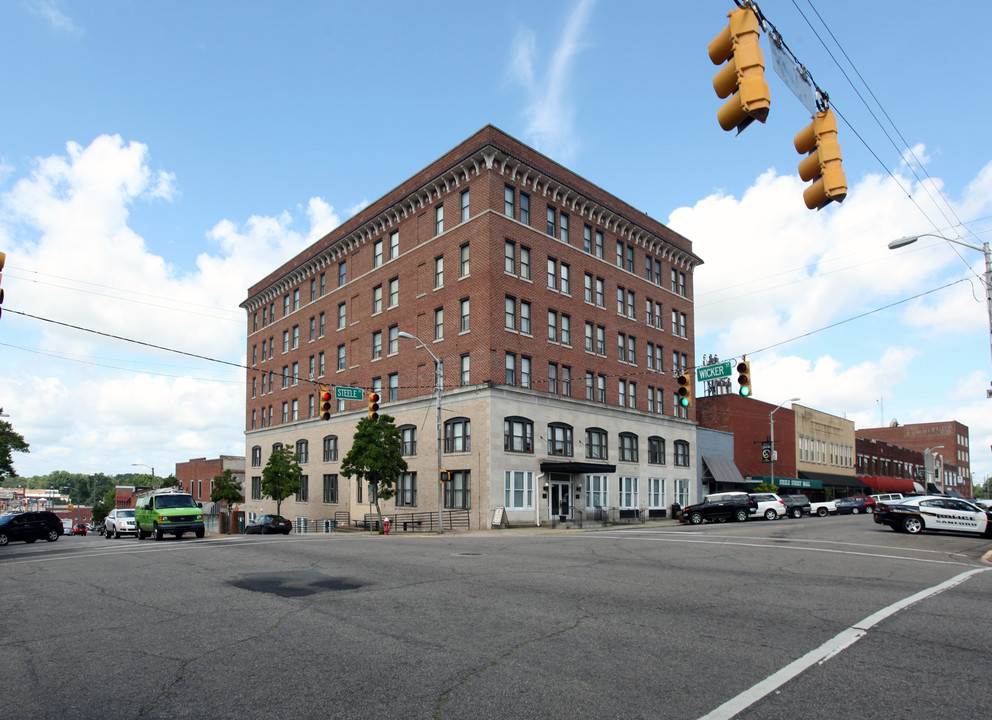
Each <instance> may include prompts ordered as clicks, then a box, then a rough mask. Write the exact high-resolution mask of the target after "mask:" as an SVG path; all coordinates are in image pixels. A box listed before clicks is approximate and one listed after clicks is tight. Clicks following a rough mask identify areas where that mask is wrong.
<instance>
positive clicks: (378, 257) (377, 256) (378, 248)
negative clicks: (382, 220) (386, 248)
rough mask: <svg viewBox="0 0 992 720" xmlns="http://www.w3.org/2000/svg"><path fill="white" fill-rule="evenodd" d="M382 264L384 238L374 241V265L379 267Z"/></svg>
mask: <svg viewBox="0 0 992 720" xmlns="http://www.w3.org/2000/svg"><path fill="white" fill-rule="evenodd" d="M380 265H382V240H376V241H375V242H374V243H372V267H373V268H377V267H379V266H380Z"/></svg>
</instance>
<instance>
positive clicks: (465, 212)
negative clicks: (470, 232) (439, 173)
mask: <svg viewBox="0 0 992 720" xmlns="http://www.w3.org/2000/svg"><path fill="white" fill-rule="evenodd" d="M468 218H469V197H468V190H462V194H461V221H462V222H465V221H466V220H468Z"/></svg>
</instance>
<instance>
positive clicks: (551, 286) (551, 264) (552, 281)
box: [548, 257, 558, 290]
mask: <svg viewBox="0 0 992 720" xmlns="http://www.w3.org/2000/svg"><path fill="white" fill-rule="evenodd" d="M557 289H558V262H557V261H556V260H555V259H554V258H553V257H549V258H548V290H557Z"/></svg>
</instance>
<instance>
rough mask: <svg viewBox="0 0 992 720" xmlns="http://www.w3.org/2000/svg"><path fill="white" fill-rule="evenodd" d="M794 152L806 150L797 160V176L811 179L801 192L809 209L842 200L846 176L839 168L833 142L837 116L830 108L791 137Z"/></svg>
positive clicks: (837, 149)
mask: <svg viewBox="0 0 992 720" xmlns="http://www.w3.org/2000/svg"><path fill="white" fill-rule="evenodd" d="M794 143H795V146H796V152H798V153H799V154H802V153H809V154H808V155H807V156H806V159H804V160H802V161H801V162H800V163H799V177H801V178H802V179H803V180H804V181H806V182H810V181H813V184H812V185H810V186H809V187H808V188H806V190H804V191H803V200H805V201H806V207H808V208H809V209H810V210H819V209H820V208H822V207H824V206H825V205H828V204H829V203H830V202H831V201H832V200H836V201H837V202H843V201H844V198H845V197H846V196H847V178H846V177H845V176H844V169H843V168H842V167H841V156H840V143H838V142H837V118H835V117H834V112H833V110H831V109H830V108H827V109H826V110H822V111H820V112H818V113H817V114H816V115H814V116H813V122H811V123H810V124H809V125H807V126H806V127H805V128H804V129H803V130H802V131H800V132H799V134H798V135H796V137H795V141H794Z"/></svg>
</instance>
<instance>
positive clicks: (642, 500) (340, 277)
mask: <svg viewBox="0 0 992 720" xmlns="http://www.w3.org/2000/svg"><path fill="white" fill-rule="evenodd" d="M700 262H701V260H700V258H699V257H697V256H696V255H695V254H694V253H693V252H692V244H691V242H690V241H689V240H687V239H686V238H684V237H682V236H680V235H678V234H677V233H675V232H673V231H672V230H670V229H669V228H667V227H665V226H664V225H662V224H661V223H659V222H657V221H656V220H653V219H652V218H650V217H648V216H647V215H645V214H644V213H642V212H640V211H638V210H636V209H634V208H633V207H631V206H629V205H627V204H626V203H624V202H623V201H622V200H619V199H618V198H616V197H614V196H612V195H610V194H609V193H607V192H605V191H604V190H602V189H600V188H599V187H597V186H595V185H593V184H591V183H589V182H588V181H586V180H584V179H583V178H581V177H579V176H577V175H575V174H574V173H572V172H571V171H569V170H568V169H566V168H564V167H562V166H561V165H558V164H557V163H555V162H553V161H551V160H550V159H548V158H547V157H545V156H543V155H541V154H540V153H538V152H536V151H535V150H533V149H531V148H529V147H527V146H526V145H523V144H522V143H520V142H518V141H517V140H515V139H514V138H512V137H510V136H508V135H506V134H505V133H503V132H501V131H500V130H498V129H496V128H494V127H492V126H487V127H485V128H483V129H482V130H481V131H479V132H478V133H476V134H475V135H473V136H472V137H470V138H469V139H468V140H466V141H465V142H463V143H462V144H461V145H459V146H458V147H456V148H454V149H453V150H451V151H450V152H448V153H447V154H445V155H444V156H443V157H442V158H440V159H439V160H437V161H436V162H434V163H432V164H431V165H430V166H428V167H427V168H425V169H424V170H422V171H420V172H419V173H417V174H416V175H415V176H413V177H412V178H410V179H409V180H407V181H405V182H404V183H402V184H401V185H399V186H398V187H396V188H395V189H393V190H391V191H390V192H388V193H387V194H386V195H385V196H384V197H382V198H380V199H379V200H377V201H375V202H374V203H372V204H371V205H370V206H369V207H367V208H366V209H364V210H362V211H361V212H360V213H359V214H358V215H356V216H355V217H353V218H351V219H349V220H347V221H345V222H344V223H343V224H342V225H341V226H340V227H338V228H337V229H336V230H334V231H333V232H331V233H330V234H328V235H327V236H325V237H324V238H322V239H321V240H319V241H318V242H316V243H315V244H314V245H313V246H311V247H310V248H308V249H307V250H305V251H304V252H302V253H300V254H299V255H298V256H297V257H295V258H293V259H292V260H290V261H289V262H287V263H286V264H284V265H283V266H282V267H280V268H277V269H274V270H273V272H272V273H271V274H270V275H269V276H268V277H266V278H264V279H263V280H262V281H261V282H259V283H258V284H256V285H255V286H253V287H252V288H250V290H249V294H248V298H247V300H245V301H244V303H242V307H244V308H245V310H246V312H247V318H248V343H247V352H248V358H249V364H250V366H251V370H250V371H249V373H248V387H247V397H246V435H247V441H246V456H247V458H248V467H247V472H246V474H247V476H248V478H247V487H246V491H247V492H246V494H247V496H248V499H247V503H246V507H247V509H248V512H249V514H252V513H259V512H263V511H271V510H273V509H274V503H272V502H271V501H269V500H267V499H263V498H262V497H261V491H260V483H261V470H262V468H263V467H264V465H265V462H266V460H267V458H268V456H269V454H270V453H271V452H272V448H273V446H278V445H286V446H289V447H294V448H296V450H297V454H298V455H299V457H300V459H301V465H302V467H303V472H304V475H305V477H306V484H305V487H304V488H303V489H302V490H301V493H300V494H299V495H298V496H296V497H291V498H289V499H288V500H287V501H285V502H284V503H283V512H284V514H286V515H287V516H290V517H295V518H296V523H297V527H298V528H302V527H304V526H307V525H308V524H309V523H310V522H318V521H320V520H321V519H326V518H330V517H335V516H338V515H339V514H345V513H348V514H350V515H351V517H352V518H355V517H360V516H361V514H362V513H364V512H368V507H369V506H368V497H367V493H365V492H364V489H363V488H360V487H358V486H357V485H356V484H355V483H354V482H351V483H345V482H343V479H342V478H340V476H339V468H340V461H341V459H342V458H343V457H344V456H345V455H346V454H347V451H348V449H349V448H350V444H351V438H352V435H353V434H354V429H355V425H356V423H357V422H358V420H359V419H360V418H362V417H364V416H365V413H366V406H365V403H364V402H360V401H350V400H340V401H337V404H336V407H335V412H334V413H333V415H332V417H331V420H330V421H321V420H320V419H319V418H318V413H317V411H316V406H317V394H318V392H319V388H320V386H321V385H328V386H344V387H354V388H361V389H363V390H364V391H366V392H368V391H370V390H372V389H375V390H377V391H379V392H381V394H382V397H383V401H382V403H381V404H382V412H383V413H388V414H389V415H391V416H393V417H394V418H395V422H396V425H397V426H398V427H399V428H400V429H401V433H402V437H403V452H404V455H405V459H406V461H407V463H408V465H409V470H410V472H409V473H408V474H407V475H405V476H403V477H401V478H399V484H398V488H399V492H398V494H397V497H396V498H395V500H394V501H390V502H388V503H387V504H386V506H385V507H386V511H387V513H390V514H391V513H394V512H415V511H434V512H436V511H437V502H438V500H437V491H438V488H437V478H438V474H437V472H438V467H437V456H436V442H437V433H436V430H435V423H434V422H433V421H432V420H433V417H434V416H433V410H432V407H433V405H432V402H433V397H432V395H433V392H432V391H433V386H434V373H435V368H434V362H433V360H432V358H431V355H430V354H429V353H427V352H425V350H424V349H423V348H421V347H420V346H419V345H418V343H416V342H414V341H413V340H409V339H406V338H402V337H400V336H399V333H400V332H403V333H409V334H411V335H414V336H416V337H417V338H419V339H421V340H422V341H423V342H424V343H426V345H427V347H428V348H430V351H431V353H433V354H434V355H435V356H437V357H438V358H439V359H440V360H441V362H442V364H443V370H444V394H443V431H442V433H443V440H444V444H443V450H444V452H443V463H444V466H445V469H446V470H448V471H449V472H451V477H452V481H451V482H450V483H448V484H447V485H446V487H445V495H444V505H445V507H446V508H449V509H451V510H455V511H459V512H461V513H467V514H468V517H469V523H470V525H471V526H472V527H489V525H490V519H491V518H492V514H493V510H494V509H495V508H505V510H506V516H507V518H508V519H509V521H510V522H511V523H518V524H520V523H526V524H536V523H540V522H542V521H547V519H548V518H549V517H551V516H552V515H554V516H556V517H561V516H565V517H567V518H568V519H576V518H579V517H588V516H590V515H591V514H592V513H593V512H596V508H602V507H610V508H625V509H636V510H642V511H648V510H651V509H655V510H657V509H660V508H664V507H666V506H667V504H668V503H671V502H673V501H677V500H681V501H682V502H683V504H684V502H688V501H689V500H690V498H689V495H690V493H691V490H690V488H691V487H692V486H693V485H694V478H695V474H696V473H695V465H696V457H695V455H696V453H695V452H694V449H693V445H694V439H695V432H694V430H695V426H694V423H693V418H692V412H691V409H690V410H689V411H688V412H687V411H686V410H685V409H682V408H677V407H676V403H675V387H676V383H675V376H676V375H677V372H676V371H677V369H678V368H688V367H692V366H693V365H694V359H693V303H692V292H693V282H692V275H693V270H694V268H695V267H696V266H697V265H698V264H699V263H700ZM692 499H693V500H694V499H695V498H692Z"/></svg>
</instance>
